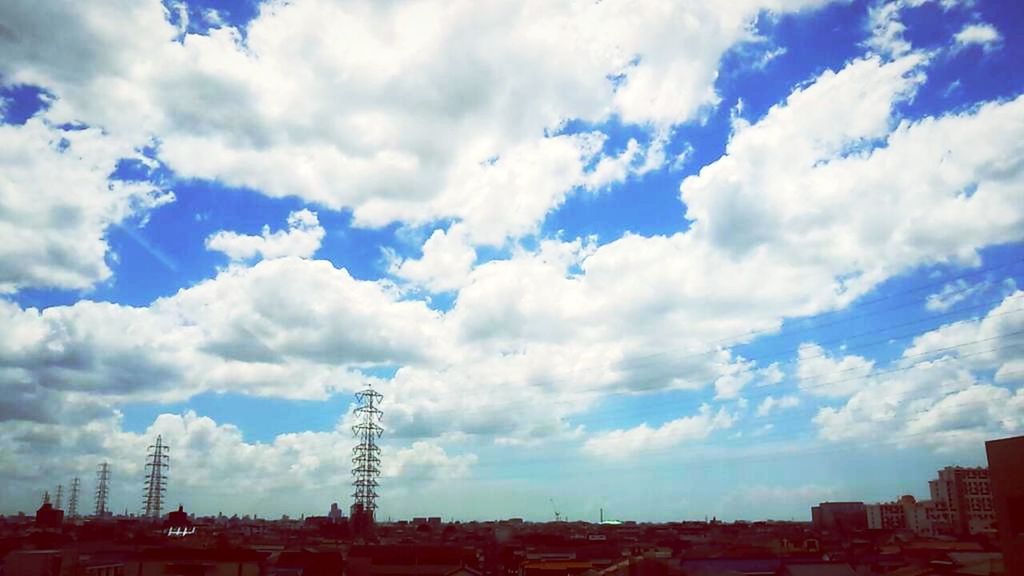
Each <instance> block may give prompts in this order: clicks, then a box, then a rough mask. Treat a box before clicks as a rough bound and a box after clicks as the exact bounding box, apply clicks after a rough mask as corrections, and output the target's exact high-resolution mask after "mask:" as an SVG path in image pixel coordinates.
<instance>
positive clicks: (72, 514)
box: [67, 476, 81, 518]
mask: <svg viewBox="0 0 1024 576" xmlns="http://www.w3.org/2000/svg"><path fill="white" fill-rule="evenodd" d="M80 484H81V482H80V481H79V479H78V476H75V477H74V478H73V479H72V480H71V494H70V495H69V496H68V514H67V516H68V518H76V517H77V516H78V492H79V490H81V486H80Z"/></svg>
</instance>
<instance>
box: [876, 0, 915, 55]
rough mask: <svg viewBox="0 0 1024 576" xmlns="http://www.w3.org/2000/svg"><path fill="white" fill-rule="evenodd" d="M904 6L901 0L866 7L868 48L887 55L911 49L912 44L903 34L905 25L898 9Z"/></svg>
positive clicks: (903, 52) (903, 53)
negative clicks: (868, 32)
mask: <svg viewBox="0 0 1024 576" xmlns="http://www.w3.org/2000/svg"><path fill="white" fill-rule="evenodd" d="M906 6H907V3H906V2H901V1H896V2H878V3H876V4H875V5H873V6H871V7H870V8H869V9H868V21H867V23H868V30H869V31H870V33H871V36H870V37H869V38H868V40H867V41H866V42H865V44H866V45H867V46H868V48H871V49H872V50H873V51H875V52H876V53H878V54H882V55H884V56H888V57H900V56H904V55H906V54H908V53H909V52H910V51H911V49H912V48H913V46H911V44H910V42H909V41H907V39H906V38H904V36H903V33H904V32H906V30H907V26H906V25H905V24H904V23H903V21H902V20H900V11H901V10H903V9H904V8H905V7H906Z"/></svg>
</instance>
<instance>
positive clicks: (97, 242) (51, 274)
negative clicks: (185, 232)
mask: <svg viewBox="0 0 1024 576" xmlns="http://www.w3.org/2000/svg"><path fill="white" fill-rule="evenodd" d="M122 158H132V159H138V158H141V156H140V155H139V153H138V152H136V151H135V150H134V149H133V148H132V147H131V146H130V145H126V143H125V142H124V141H122V140H119V139H116V138H112V137H110V136H108V135H106V134H104V132H103V131H102V130H99V129H86V130H62V129H59V128H55V127H53V126H52V125H50V124H48V123H46V122H43V121H42V120H40V119H38V118H32V119H29V121H28V122H26V123H25V124H24V125H0V236H2V237H3V238H4V241H3V243H2V244H0V293H3V292H14V291H17V290H19V289H21V288H25V287H47V288H51V287H52V288H62V289H71V290H85V289H89V288H91V287H92V286H93V285H94V284H96V283H97V282H101V281H104V280H107V279H108V278H110V276H111V271H110V267H109V265H108V260H109V259H110V258H112V257H113V255H112V254H111V252H110V246H109V244H108V242H107V229H108V228H109V227H111V226H114V225H120V224H124V225H125V226H129V227H130V226H135V225H136V224H132V223H129V222H127V221H128V220H129V219H130V218H132V217H133V216H143V215H145V214H146V213H147V212H148V211H149V210H152V209H153V208H155V207H157V206H160V205H161V204H165V203H167V202H170V201H172V200H173V199H174V195H173V194H171V193H169V192H164V191H162V190H160V189H159V188H158V187H157V186H155V185H153V184H151V183H148V182H127V181H122V180H108V177H109V176H110V174H111V173H112V172H113V171H114V169H115V167H116V166H117V163H118V161H119V160H121V159H122Z"/></svg>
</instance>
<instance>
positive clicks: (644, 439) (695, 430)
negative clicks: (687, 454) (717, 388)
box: [583, 404, 735, 459]
mask: <svg viewBox="0 0 1024 576" xmlns="http://www.w3.org/2000/svg"><path fill="white" fill-rule="evenodd" d="M734 422H735V416H734V415H732V414H729V413H728V412H726V410H725V408H719V409H718V411H717V412H715V411H714V410H713V409H712V408H711V406H709V405H707V404H703V405H701V407H700V410H699V412H698V413H697V414H695V415H693V416H685V417H682V418H677V419H675V420H672V421H670V422H666V423H665V424H662V425H661V426H659V427H657V428H652V427H650V426H648V425H647V424H646V423H644V424H641V425H639V426H637V427H635V428H628V429H624V430H611V431H609V432H601V433H600V434H597V435H595V436H593V437H591V438H590V439H588V440H587V441H586V442H585V443H584V444H583V451H584V452H586V453H588V454H590V455H593V456H599V457H602V458H616V459H617V458H629V457H633V456H636V455H638V454H642V453H643V452H650V451H656V450H665V449H668V448H672V447H674V446H677V445H678V444H681V443H683V442H688V441H693V440H702V439H704V438H707V437H708V436H709V435H710V434H711V433H712V432H714V431H715V430H723V429H727V428H730V427H732V425H733V423H734Z"/></svg>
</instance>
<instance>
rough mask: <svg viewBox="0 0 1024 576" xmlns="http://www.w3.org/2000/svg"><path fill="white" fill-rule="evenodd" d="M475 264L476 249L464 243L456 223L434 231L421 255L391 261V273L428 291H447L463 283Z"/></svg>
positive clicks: (460, 228) (462, 232) (464, 234)
mask: <svg viewBox="0 0 1024 576" xmlns="http://www.w3.org/2000/svg"><path fill="white" fill-rule="evenodd" d="M475 262H476V250H475V249H474V248H473V247H472V246H470V245H469V243H468V242H467V238H466V233H465V228H464V227H463V226H461V225H458V224H456V225H453V226H452V227H450V228H449V229H448V230H447V231H445V230H442V229H440V228H439V229H437V230H434V232H433V234H431V235H430V238H428V239H427V241H426V242H424V243H423V255H422V256H421V257H420V258H419V259H415V260H414V259H406V260H403V261H401V262H392V264H391V273H392V274H394V275H395V276H397V277H399V278H402V279H404V280H407V281H409V282H413V283H414V284H417V285H420V286H424V287H425V288H427V289H428V290H430V291H431V292H447V291H452V290H458V289H459V288H461V287H462V286H463V285H464V284H465V282H466V280H467V278H468V277H469V272H470V270H472V268H473V264H474V263H475Z"/></svg>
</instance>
